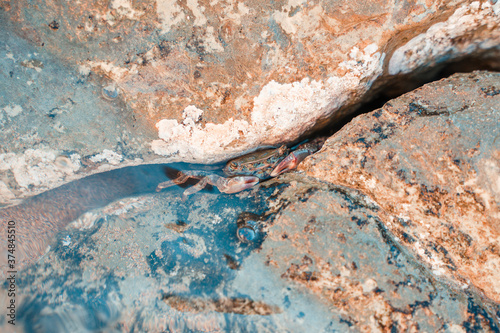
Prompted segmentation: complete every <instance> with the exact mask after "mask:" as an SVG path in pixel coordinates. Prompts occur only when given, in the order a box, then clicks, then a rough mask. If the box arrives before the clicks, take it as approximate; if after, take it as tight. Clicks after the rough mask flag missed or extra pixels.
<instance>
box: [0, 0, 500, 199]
mask: <svg viewBox="0 0 500 333" xmlns="http://www.w3.org/2000/svg"><path fill="white" fill-rule="evenodd" d="M1 6H2V9H3V12H2V20H3V22H4V23H3V24H4V25H5V27H4V26H2V27H3V28H5V29H6V30H8V31H9V34H6V35H5V36H7V35H8V36H12V38H10V39H9V40H5V41H3V42H5V45H9V48H6V49H5V50H4V49H2V52H3V53H2V59H3V60H2V65H5V73H6V74H5V77H3V78H2V81H3V82H5V86H2V90H3V94H4V95H5V96H2V97H3V98H4V101H5V102H3V103H4V104H2V105H0V109H1V110H4V112H2V116H0V123H1V124H2V126H6V128H8V129H9V131H2V133H3V134H2V135H3V137H0V139H1V140H2V141H5V142H7V143H6V144H5V145H4V146H3V147H2V151H0V172H2V178H3V179H4V180H2V183H0V195H1V200H2V202H9V201H11V200H12V198H22V197H26V196H29V195H32V194H36V193H40V192H41V191H43V190H46V189H50V188H54V187H56V186H58V185H61V184H62V183H65V182H68V181H71V180H73V179H77V178H81V177H83V176H86V175H88V174H91V173H95V172H99V171H102V170H103V169H112V168H117V167H120V166H125V165H137V164H140V163H153V162H155V161H157V162H159V161H162V162H172V161H188V162H200V163H210V162H216V161H221V160H225V159H228V158H230V157H232V156H235V155H238V154H242V153H243V152H245V151H248V150H250V149H253V148H256V147H258V146H262V145H269V144H278V143H281V142H291V141H294V140H297V139H298V137H300V136H301V135H303V134H304V133H310V132H312V131H313V130H314V129H317V128H319V127H321V126H324V125H325V124H326V123H327V122H328V121H330V120H329V118H331V117H333V118H336V117H340V116H342V115H345V114H348V113H350V112H352V111H353V110H354V108H352V107H350V106H352V105H355V104H356V103H358V102H359V101H360V100H362V99H363V98H364V96H365V94H366V93H367V92H368V91H369V90H370V89H371V88H373V87H374V83H375V82H377V83H376V84H375V85H376V86H378V87H380V86H382V85H384V84H385V83H386V82H388V81H390V82H391V83H394V82H396V81H397V80H398V77H395V76H394V75H400V74H407V73H411V72H413V71H415V70H418V69H422V68H428V67H429V66H432V65H435V64H442V63H443V62H445V61H447V60H453V59H460V58H462V57H464V56H479V55H483V54H484V53H485V52H491V54H489V56H490V57H492V58H494V57H495V56H497V58H498V49H497V48H496V46H497V45H498V44H499V41H500V33H499V30H498V24H499V15H498V12H499V10H500V4H499V3H498V2H496V3H494V4H493V3H492V2H489V1H484V2H479V1H474V2H472V1H458V2H453V3H450V2H449V1H443V0H434V1H414V2H410V3H407V4H405V5H404V6H399V5H395V4H393V3H392V2H390V1H376V2H371V3H370V4H367V2H366V1H350V2H345V1H331V2H326V3H321V2H319V1H312V2H310V1H309V2H303V1H298V2H288V3H283V2H272V3H271V2H269V3H266V4H265V5H263V4H262V2H260V1H257V2H256V1H250V0H249V1H244V2H241V1H240V2H238V3H237V4H236V3H227V2H224V1H222V2H221V1H215V2H214V1H208V0H200V1H187V2H181V1H173V0H156V1H153V0H144V1H138V2H136V1H129V0H114V1H110V2H99V1H93V0H85V1H80V2H79V3H78V4H77V5H74V6H73V5H68V4H67V2H64V1H59V0H56V1H52V2H50V3H47V2H45V1H34V2H33V1H25V0H21V1H16V2H12V3H11V2H3V3H2V4H1ZM5 36H4V37H5ZM14 36H15V37H16V38H17V40H15V38H14ZM14 44H18V45H14ZM17 46H19V47H17ZM488 50H489V51H488ZM22 64H24V65H22ZM26 64H28V65H29V66H27V65H26ZM35 65H36V66H35ZM21 67H22V68H21ZM8 73H10V74H8ZM63 78H65V79H63ZM19 82H22V84H20V83H19ZM25 82H28V84H27V85H26V84H25ZM81 83H85V85H79V84H81ZM34 87H36V88H34ZM45 89H46V90H45ZM1 118H4V119H3V120H2V119H1ZM25 122H28V123H30V124H37V128H36V129H33V127H32V126H25ZM12 138H18V139H16V140H15V141H16V142H11V141H12ZM19 140H21V142H18V141H19ZM28 147H29V148H28ZM30 149H32V150H30ZM68 152H69V153H68ZM4 155H5V156H4ZM61 155H63V156H66V155H68V157H71V164H70V165H69V166H70V168H69V170H67V172H66V171H61V170H60V168H58V166H57V164H56V163H55V158H57V157H58V156H61ZM16 166H17V168H21V169H22V170H23V172H22V173H21V174H20V173H15V172H14V169H15V168H16ZM13 172H14V173H15V175H12V173H13ZM47 174H48V175H49V176H46V175H47Z"/></svg>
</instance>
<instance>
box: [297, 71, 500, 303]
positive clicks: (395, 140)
mask: <svg viewBox="0 0 500 333" xmlns="http://www.w3.org/2000/svg"><path fill="white" fill-rule="evenodd" d="M499 87H500V75H499V74H497V73H488V72H475V73H472V74H456V75H454V76H452V77H450V78H449V79H444V80H441V81H438V82H434V83H432V84H428V85H425V86H423V87H422V88H420V89H417V90H415V91H413V92H411V93H408V94H406V95H404V96H401V97H400V98H397V99H395V100H392V101H390V102H388V103H387V104H385V105H384V107H382V108H381V109H379V110H376V111H374V112H371V113H369V114H365V115H361V116H359V117H357V118H355V119H354V120H353V121H352V122H350V123H349V124H347V125H346V126H345V127H344V128H342V130H341V131H339V132H338V133H336V134H335V135H334V136H333V137H331V138H330V139H329V140H328V141H327V142H326V144H325V146H324V147H323V149H322V150H321V152H320V153H318V154H316V155H314V156H313V157H311V158H309V159H307V160H306V161H305V162H304V163H303V164H301V165H300V167H299V168H300V169H302V170H305V171H306V174H307V175H308V176H313V177H315V178H318V179H320V180H322V181H326V182H329V183H332V184H336V185H342V186H345V187H347V188H350V189H353V190H357V191H360V192H361V193H362V194H363V195H366V196H367V197H368V198H370V199H371V200H373V202H375V203H376V205H378V206H379V207H380V210H379V211H378V213H377V217H378V218H379V219H381V221H382V223H383V225H384V226H385V227H386V228H387V230H388V231H389V232H390V233H392V234H394V235H395V239H396V240H397V243H398V244H401V245H404V246H406V247H408V248H410V249H411V251H412V253H413V254H414V255H415V256H416V257H417V258H418V259H419V260H421V261H422V262H424V263H425V264H426V266H427V267H429V268H430V270H431V271H432V273H433V275H434V276H435V277H437V278H439V279H441V278H443V279H445V280H448V279H450V280H453V281H454V283H456V285H458V286H461V287H463V288H466V287H468V286H473V287H475V288H478V289H479V290H481V291H482V292H483V293H484V295H485V296H486V297H488V298H490V299H491V300H493V301H495V302H500V283H499V282H498V281H500V251H499V244H500V210H499V208H500V207H499V202H500V185H499V184H500V141H499V140H500V132H499V130H500V126H499V125H500V112H499V109H498V105H499V103H500V91H499ZM296 275H297V274H296V273H294V276H296Z"/></svg>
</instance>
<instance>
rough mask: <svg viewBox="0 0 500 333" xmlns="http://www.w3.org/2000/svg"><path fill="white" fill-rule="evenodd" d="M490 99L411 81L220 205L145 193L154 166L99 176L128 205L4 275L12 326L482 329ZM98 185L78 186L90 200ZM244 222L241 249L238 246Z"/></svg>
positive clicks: (468, 77)
mask: <svg viewBox="0 0 500 333" xmlns="http://www.w3.org/2000/svg"><path fill="white" fill-rule="evenodd" d="M499 86H500V74H498V73H490V72H475V73H470V74H456V75H454V76H452V77H451V78H449V79H445V80H441V81H438V82H434V83H431V84H428V85H425V86H423V87H422V88H420V89H418V90H416V91H413V92H411V93H408V94H406V95H404V96H401V97H400V98H398V99H395V100H392V101H390V102H388V103H387V104H386V105H385V106H384V107H383V108H381V109H378V110H375V111H373V112H371V113H369V114H364V115H361V116H358V117H357V118H355V119H354V120H353V121H352V122H351V123H349V124H347V125H346V126H345V127H344V128H342V130H341V131H339V132H338V133H336V134H335V135H334V136H332V137H331V138H329V139H328V140H327V142H326V143H325V146H324V147H323V149H322V150H321V151H320V152H318V153H317V154H315V155H312V156H310V157H309V158H307V159H306V160H305V161H304V162H303V163H302V164H301V165H300V166H299V169H300V170H299V172H290V173H285V174H283V175H281V176H280V177H278V178H276V179H271V180H269V181H267V182H266V183H262V184H261V185H260V186H256V187H254V188H253V189H251V190H249V191H245V192H241V193H238V194H234V195H227V194H218V193H211V192H210V190H203V191H201V192H198V193H196V194H194V195H192V196H190V197H189V198H188V199H187V201H186V202H182V201H181V199H180V193H181V192H182V191H183V189H180V188H170V189H169V190H167V191H165V192H162V193H160V194H155V195H151V194H144V193H145V192H146V193H147V192H149V191H150V190H151V189H152V188H154V186H153V181H154V178H155V177H159V176H158V175H156V176H155V175H154V174H152V172H151V170H149V171H148V172H144V170H143V171H141V172H139V171H137V170H140V169H136V168H131V169H129V172H136V173H137V174H139V175H140V176H139V177H138V181H136V182H135V183H134V182H120V180H124V179H125V180H129V179H130V178H133V177H132V175H130V174H121V175H120V174H115V173H114V172H116V171H112V172H111V173H110V175H115V176H113V177H112V178H111V180H112V181H111V182H110V184H109V185H110V186H111V187H112V188H111V189H110V190H109V193H108V191H104V192H105V193H106V194H102V195H103V197H104V199H106V200H109V198H110V197H111V196H112V195H116V194H117V193H118V192H119V190H120V191H122V190H126V193H127V194H129V195H134V196H133V197H130V198H123V199H120V200H117V201H115V202H113V203H111V204H110V205H108V206H106V207H104V208H100V209H94V210H91V211H88V212H87V213H85V214H84V215H83V216H81V217H80V218H79V219H78V220H77V221H76V222H75V223H73V225H72V228H67V229H64V230H61V232H60V233H59V234H58V236H57V239H56V241H55V242H54V243H52V246H51V249H50V250H49V251H47V252H46V254H45V255H44V256H43V257H42V258H41V259H40V260H39V261H38V262H37V263H36V264H34V265H30V266H29V267H28V268H27V269H25V270H24V271H22V272H20V273H19V275H18V277H17V280H16V281H17V288H18V289H17V290H18V293H17V302H18V304H19V308H18V309H19V310H18V311H19V312H18V313H19V317H18V323H19V325H22V326H23V327H24V328H25V330H26V331H29V330H33V329H35V328H36V329H37V331H39V332H46V331H50V332H65V331H68V330H75V328H78V329H80V330H100V331H113V330H121V329H122V328H123V327H127V329H128V330H132V331H148V332H162V331H179V332H182V331H187V330H191V331H232V332H234V331H242V330H249V331H280V332H282V331H283V332H305V331H314V332H332V331H342V332H343V331H349V330H352V331H363V332H388V331H427V332H436V331H446V330H448V331H452V332H455V331H456V332H463V331H475V332H482V331H484V332H489V331H496V330H498V327H499V320H498V316H497V314H498V313H499V311H500V302H499V301H498V293H497V291H496V289H495V288H496V287H497V286H498V284H497V283H496V281H498V272H499V270H498V269H495V265H496V262H497V260H498V257H499V256H498V253H497V252H495V251H496V248H497V247H496V244H498V240H497V238H498V215H497V214H498V194H499V193H498V188H497V180H498V178H499V172H498V161H499V159H498V147H499V146H498V139H497V138H498V136H499V133H498V129H499V126H498V124H499V120H500V119H499V118H500V113H499V112H498V102H499V101H498V99H499V98H500V97H499V96H500V93H499V89H498V87H499ZM133 170H135V171H133ZM161 175H162V176H163V177H164V175H163V173H162V174H161ZM93 177H96V176H93ZM101 177H103V176H102V175H101ZM134 177H137V175H136V176H134ZM104 179H105V178H101V179H100V180H99V178H92V180H93V181H92V182H89V183H88V186H90V188H91V189H94V190H97V189H96V188H95V187H96V186H92V185H95V184H97V186H98V187H99V189H105V187H104V186H105V182H104V181H103V180H104ZM141 179H142V180H143V181H140V180H141ZM82 182H83V180H82ZM100 182H102V184H101V183H100ZM124 184H130V186H129V187H127V186H126V185H124ZM78 188H80V189H81V191H82V193H86V192H88V191H89V189H85V187H84V183H82V184H81V185H80V186H79V187H77V189H78ZM54 191H56V190H53V191H51V192H47V194H45V195H46V197H45V198H46V200H45V201H44V202H45V208H46V210H49V208H50V207H48V206H47V205H52V206H51V207H54V208H53V209H54V210H55V211H56V208H57V207H58V206H57V203H56V202H54V201H52V202H51V201H50V200H48V199H47V198H49V197H50V193H54V195H56V194H58V193H59V195H60V194H61V193H64V192H63V191H61V190H59V192H54ZM75 192H77V191H76V189H75ZM113 193H114V194H113ZM66 195H67V196H70V195H71V194H66ZM104 199H103V200H104ZM87 200H89V199H87ZM99 201H102V200H97V202H99ZM32 206H34V205H32ZM75 206H76V207H75V210H76V209H80V208H81V206H83V204H82V205H77V204H75ZM14 208H15V207H11V208H8V209H10V212H11V213H12V212H15V210H13V209H14ZM35 208H36V207H35ZM4 211H5V210H4ZM49 211H51V210H49ZM1 212H2V211H0V213H1ZM33 214H38V215H37V218H38V219H39V220H40V219H41V217H43V210H41V209H34V210H33ZM53 216H55V218H57V215H53ZM46 225H47V224H46ZM241 226H251V227H252V228H253V230H255V231H256V233H257V237H254V238H252V239H255V240H256V241H252V240H249V239H248V238H247V239H245V240H244V241H242V240H241V239H239V238H238V227H241ZM52 232H55V231H52ZM28 235H29V234H28ZM478 272H480V274H479V273H478ZM40 286H43V288H40ZM0 299H4V300H8V296H7V290H6V288H2V289H0ZM0 324H2V323H1V322H0ZM3 324H4V325H7V324H6V323H5V322H3ZM4 327H5V326H4ZM2 328H3V327H2Z"/></svg>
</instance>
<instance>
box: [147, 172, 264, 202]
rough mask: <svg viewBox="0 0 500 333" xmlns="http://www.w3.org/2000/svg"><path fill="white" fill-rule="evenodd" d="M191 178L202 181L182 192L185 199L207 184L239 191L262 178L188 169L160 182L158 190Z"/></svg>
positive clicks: (230, 190) (225, 189)
mask: <svg viewBox="0 0 500 333" xmlns="http://www.w3.org/2000/svg"><path fill="white" fill-rule="evenodd" d="M189 178H195V179H196V178H197V179H200V181H199V182H198V183H196V184H195V185H193V186H192V187H190V188H187V189H186V190H185V191H184V193H183V194H182V199H183V200H185V199H186V197H187V196H188V195H191V194H194V193H196V192H199V191H201V190H202V189H204V188H205V186H207V184H210V185H213V186H215V187H217V189H219V191H221V192H223V193H237V192H240V191H243V190H246V189H248V188H250V187H252V186H254V185H256V184H257V183H258V182H259V180H260V179H259V178H258V177H254V176H236V177H232V178H224V177H221V176H218V175H214V174H209V173H207V172H205V171H186V172H180V175H179V176H178V177H177V178H175V179H172V180H169V181H166V182H163V183H160V184H158V186H157V187H156V191H157V192H159V191H161V190H162V189H164V188H167V187H170V186H174V185H180V184H182V183H184V182H185V181H186V180H188V179H189Z"/></svg>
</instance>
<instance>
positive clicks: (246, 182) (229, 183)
mask: <svg viewBox="0 0 500 333" xmlns="http://www.w3.org/2000/svg"><path fill="white" fill-rule="evenodd" d="M259 181H260V179H259V178H258V177H254V176H236V177H232V178H220V180H219V181H218V182H217V184H216V186H217V188H218V189H219V191H221V192H224V193H228V194H231V193H237V192H241V191H243V190H246V189H248V188H250V187H252V186H254V185H256V184H257V183H258V182H259Z"/></svg>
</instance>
